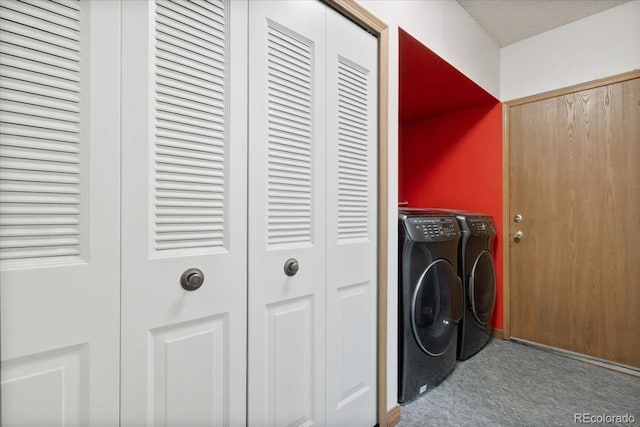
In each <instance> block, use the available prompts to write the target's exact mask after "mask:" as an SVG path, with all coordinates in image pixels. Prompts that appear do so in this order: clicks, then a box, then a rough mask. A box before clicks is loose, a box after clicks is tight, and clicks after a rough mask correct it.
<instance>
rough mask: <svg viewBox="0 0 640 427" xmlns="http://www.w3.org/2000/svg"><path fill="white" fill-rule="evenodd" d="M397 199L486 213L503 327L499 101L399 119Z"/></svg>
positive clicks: (497, 316)
mask: <svg viewBox="0 0 640 427" xmlns="http://www.w3.org/2000/svg"><path fill="white" fill-rule="evenodd" d="M398 179H399V188H398V199H399V201H404V200H406V201H408V202H409V206H412V207H439V208H450V209H463V210H472V211H478V212H483V213H487V214H490V215H491V216H493V219H494V221H495V223H496V228H497V230H498V236H497V238H496V240H495V242H494V259H495V266H496V275H497V299H496V308H495V310H494V315H493V320H492V325H493V326H494V327H495V328H498V329H502V261H503V255H502V243H503V242H502V240H501V238H502V104H501V103H499V102H495V103H493V104H489V105H484V106H479V107H473V108H467V109H464V110H460V111H455V112H452V113H447V114H444V115H438V116H431V117H428V118H424V119H422V120H416V121H412V122H409V123H405V124H402V125H401V126H400V129H399V177H398Z"/></svg>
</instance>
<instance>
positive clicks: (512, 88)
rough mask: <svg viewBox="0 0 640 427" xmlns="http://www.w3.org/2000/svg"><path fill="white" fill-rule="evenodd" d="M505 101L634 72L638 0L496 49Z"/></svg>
mask: <svg viewBox="0 0 640 427" xmlns="http://www.w3.org/2000/svg"><path fill="white" fill-rule="evenodd" d="M500 62H501V64H500V99H501V100H503V101H508V100H511V99H516V98H522V97H525V96H529V95H535V94H539V93H542V92H547V91H550V90H554V89H560V88H564V87H567V86H571V85H575V84H579V83H584V82H588V81H591V80H595V79H599V78H603V77H608V76H612V75H615V74H620V73H623V72H626V71H631V70H634V69H638V68H640V1H639V0H635V1H632V2H629V3H625V4H623V5H621V6H617V7H614V8H612V9H608V10H605V11H604V12H601V13H599V14H596V15H593V16H590V17H587V18H584V19H581V20H579V21H576V22H573V23H570V24H567V25H563V26H562V27H558V28H555V29H553V30H550V31H547V32H545V33H542V34H539V35H537V36H534V37H530V38H528V39H525V40H522V41H520V42H517V43H513V44H511V45H509V46H505V47H504V48H502V49H501V51H500Z"/></svg>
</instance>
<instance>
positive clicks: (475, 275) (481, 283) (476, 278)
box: [469, 250, 496, 325]
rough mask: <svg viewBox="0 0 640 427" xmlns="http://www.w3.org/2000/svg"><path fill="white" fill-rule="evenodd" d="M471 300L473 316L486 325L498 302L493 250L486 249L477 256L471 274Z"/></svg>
mask: <svg viewBox="0 0 640 427" xmlns="http://www.w3.org/2000/svg"><path fill="white" fill-rule="evenodd" d="M469 302H470V303H471V311H472V312H473V317H475V318H476V320H477V321H478V322H480V323H481V324H483V325H485V324H486V323H487V322H489V319H491V315H492V314H493V306H494V304H495V302H496V270H495V267H494V265H493V258H492V257H491V252H489V251H487V250H484V251H482V252H481V253H480V255H479V256H478V257H477V258H476V260H475V262H474V263H473V268H472V269H471V275H470V276H469Z"/></svg>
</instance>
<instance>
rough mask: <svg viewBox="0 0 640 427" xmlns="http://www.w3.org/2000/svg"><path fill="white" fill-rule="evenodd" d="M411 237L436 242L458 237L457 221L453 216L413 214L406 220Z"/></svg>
mask: <svg viewBox="0 0 640 427" xmlns="http://www.w3.org/2000/svg"><path fill="white" fill-rule="evenodd" d="M405 225H406V228H407V231H408V233H409V236H411V239H413V240H415V241H417V242H438V241H446V240H455V239H458V238H459V237H460V228H459V227H458V221H456V219H455V218H453V217H437V216H414V217H408V218H407V220H406V223H405Z"/></svg>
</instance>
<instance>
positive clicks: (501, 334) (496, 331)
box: [491, 328, 504, 340]
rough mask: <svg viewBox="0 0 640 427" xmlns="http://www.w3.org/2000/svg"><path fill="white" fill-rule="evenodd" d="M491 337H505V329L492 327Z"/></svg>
mask: <svg viewBox="0 0 640 427" xmlns="http://www.w3.org/2000/svg"><path fill="white" fill-rule="evenodd" d="M491 337H492V338H497V339H499V340H503V339H504V331H503V330H502V329H496V328H491Z"/></svg>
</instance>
